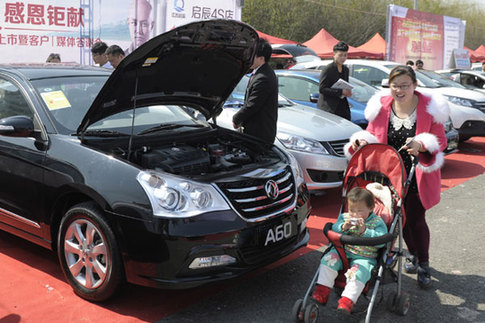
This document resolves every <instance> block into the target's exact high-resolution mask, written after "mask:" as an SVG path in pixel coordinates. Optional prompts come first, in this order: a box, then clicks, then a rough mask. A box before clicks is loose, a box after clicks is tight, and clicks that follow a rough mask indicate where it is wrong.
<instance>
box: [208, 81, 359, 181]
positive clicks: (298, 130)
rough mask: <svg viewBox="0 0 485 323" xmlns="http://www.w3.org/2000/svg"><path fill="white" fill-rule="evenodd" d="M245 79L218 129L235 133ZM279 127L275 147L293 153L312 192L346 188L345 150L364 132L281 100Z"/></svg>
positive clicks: (230, 99)
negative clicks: (344, 185) (355, 136)
mask: <svg viewBox="0 0 485 323" xmlns="http://www.w3.org/2000/svg"><path fill="white" fill-rule="evenodd" d="M248 80H249V78H248V77H244V78H243V79H242V80H241V81H240V82H239V84H238V85H237V86H236V88H235V89H234V91H233V92H232V94H231V96H230V97H229V98H228V100H227V101H226V104H225V106H224V110H223V111H222V113H221V114H220V115H219V116H218V117H217V118H216V122H217V124H218V125H220V126H222V127H226V128H228V129H233V127H232V116H233V115H234V114H235V113H236V112H237V111H238V110H239V108H241V107H242V105H243V103H244V93H245V91H246V88H247V84H248ZM278 105H279V108H278V124H277V134H276V139H275V145H276V146H279V147H281V148H282V149H286V150H287V151H289V152H290V153H291V154H292V155H293V156H294V157H295V158H296V160H297V161H298V163H299V164H300V166H301V168H302V171H303V177H304V179H305V182H306V184H307V186H308V188H309V189H310V190H321V189H327V188H333V187H339V186H340V185H342V180H343V175H344V171H345V169H346V167H347V159H346V158H345V156H344V152H343V146H344V145H345V144H346V143H347V142H348V141H349V138H350V136H351V135H352V134H353V133H355V132H357V131H359V130H361V129H360V128H359V127H358V126H357V125H355V124H353V123H352V122H350V121H348V120H346V119H344V118H341V117H339V116H336V115H333V114H331V113H328V112H325V111H321V110H318V109H313V108H309V107H306V106H303V105H299V104H296V103H294V102H292V101H291V100H288V99H287V98H285V97H283V96H281V95H280V96H279V98H278Z"/></svg>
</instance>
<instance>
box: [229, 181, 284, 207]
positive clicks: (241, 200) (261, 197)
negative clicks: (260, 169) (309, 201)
mask: <svg viewBox="0 0 485 323" xmlns="http://www.w3.org/2000/svg"><path fill="white" fill-rule="evenodd" d="M278 184H279V183H278ZM291 188H293V184H291V185H290V186H288V187H286V188H284V189H282V190H281V191H280V193H279V194H283V193H286V192H288V191H289V190H290V189H291ZM267 198H268V197H267V196H266V195H263V196H259V197H256V198H250V199H240V200H235V201H236V202H238V203H248V202H256V201H262V200H264V199H267Z"/></svg>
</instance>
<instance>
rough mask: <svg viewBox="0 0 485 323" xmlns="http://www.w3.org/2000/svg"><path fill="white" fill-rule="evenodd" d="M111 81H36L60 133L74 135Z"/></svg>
mask: <svg viewBox="0 0 485 323" xmlns="http://www.w3.org/2000/svg"><path fill="white" fill-rule="evenodd" d="M107 79H108V76H107V75H103V76H79V77H56V78H48V79H40V80H33V81H32V84H33V85H34V87H35V88H36V90H37V92H38V93H39V94H40V96H41V97H42V99H43V101H44V104H45V106H46V107H47V111H48V113H49V115H50V117H51V119H52V120H53V121H54V124H55V126H56V128H57V130H58V131H59V132H60V133H62V134H70V133H73V132H75V130H76V129H77V127H78V126H79V124H80V123H81V120H82V119H83V118H84V115H85V114H86V112H87V111H88V109H89V107H90V106H91V104H92V103H93V101H94V99H95V98H96V95H98V92H99V91H100V90H101V88H102V87H103V85H104V83H105V82H106V80H107Z"/></svg>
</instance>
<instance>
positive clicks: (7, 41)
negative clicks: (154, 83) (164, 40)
mask: <svg viewBox="0 0 485 323" xmlns="http://www.w3.org/2000/svg"><path fill="white" fill-rule="evenodd" d="M240 3H241V1H240V0H76V1H73V0H47V1H46V0H15V1H14V0H5V1H1V2H0V63H41V62H45V61H46V59H47V57H48V56H49V54H51V53H55V54H59V56H60V57H61V61H62V62H76V63H81V64H93V62H92V58H91V50H90V49H91V46H92V45H93V43H94V42H98V41H103V42H105V43H106V44H107V45H108V46H110V45H114V44H116V45H118V46H120V47H121V48H122V49H123V50H124V51H125V54H126V55H128V54H129V53H131V52H132V51H133V50H134V49H135V48H137V47H139V46H140V45H141V44H143V43H144V42H146V41H147V40H148V39H150V38H152V37H154V36H156V35H159V34H161V33H163V32H165V31H167V30H170V29H172V28H174V27H177V26H180V25H183V24H186V23H189V22H192V21H197V20H204V19H234V20H241V7H240V5H239V4H240Z"/></svg>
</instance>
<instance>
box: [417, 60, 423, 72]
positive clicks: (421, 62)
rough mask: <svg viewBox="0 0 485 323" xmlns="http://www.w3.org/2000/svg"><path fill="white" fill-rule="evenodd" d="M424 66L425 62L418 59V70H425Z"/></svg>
mask: <svg viewBox="0 0 485 323" xmlns="http://www.w3.org/2000/svg"><path fill="white" fill-rule="evenodd" d="M423 66H424V62H423V61H422V60H420V59H418V60H417V61H416V69H417V70H422V69H424V68H423Z"/></svg>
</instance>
